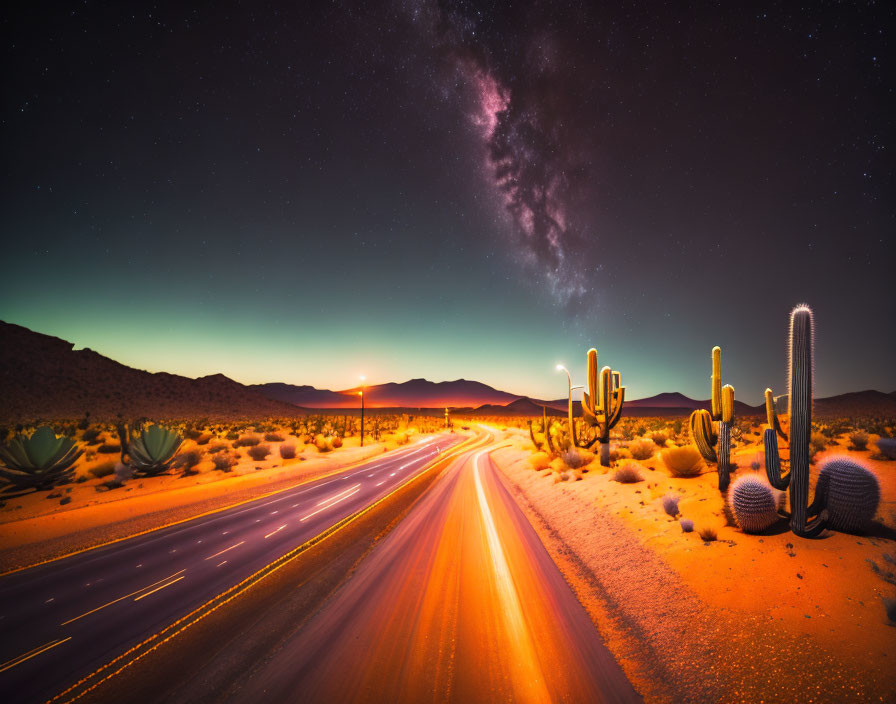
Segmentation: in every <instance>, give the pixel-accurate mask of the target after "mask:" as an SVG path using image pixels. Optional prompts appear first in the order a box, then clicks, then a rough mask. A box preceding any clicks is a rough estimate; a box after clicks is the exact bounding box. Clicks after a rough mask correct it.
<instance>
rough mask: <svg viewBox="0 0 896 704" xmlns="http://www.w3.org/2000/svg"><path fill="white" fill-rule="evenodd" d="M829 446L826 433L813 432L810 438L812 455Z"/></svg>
mask: <svg viewBox="0 0 896 704" xmlns="http://www.w3.org/2000/svg"><path fill="white" fill-rule="evenodd" d="M827 446H828V439H827V438H826V437H825V435H824V433H812V437H811V439H810V440H809V453H810V454H811V455H814V454H816V453H818V452H822V451H823V450H824V449H825V448H826V447H827Z"/></svg>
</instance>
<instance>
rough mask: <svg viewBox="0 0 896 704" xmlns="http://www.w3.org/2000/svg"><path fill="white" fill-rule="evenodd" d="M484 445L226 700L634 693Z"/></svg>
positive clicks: (520, 698)
mask: <svg viewBox="0 0 896 704" xmlns="http://www.w3.org/2000/svg"><path fill="white" fill-rule="evenodd" d="M493 448H494V446H492V448H491V449H493ZM488 453H489V449H488V448H487V449H485V450H477V451H473V452H468V453H466V454H465V455H463V456H462V458H461V459H459V460H457V461H456V462H455V463H454V464H453V465H451V467H450V469H449V470H447V474H446V476H444V477H442V478H441V480H440V481H439V482H438V483H437V484H436V485H435V486H434V487H433V488H432V489H431V490H430V491H429V492H428V493H427V494H426V495H424V496H423V498H422V499H421V500H420V501H419V502H418V503H417V505H416V506H415V507H414V508H413V509H412V510H411V512H410V513H409V514H408V516H407V517H406V518H405V519H404V520H403V521H402V522H401V523H400V524H399V525H398V526H397V527H396V528H395V529H394V530H393V531H392V532H391V533H390V534H389V535H388V536H387V537H386V538H385V540H384V541H383V542H382V543H381V544H380V545H379V546H378V547H377V548H376V550H374V552H373V553H371V554H370V555H369V556H368V557H367V559H365V560H364V562H362V563H361V565H360V566H359V568H358V570H357V572H356V573H355V574H354V576H353V577H352V578H351V579H350V580H349V581H348V582H347V583H346V584H345V585H344V587H343V588H342V589H341V590H340V591H338V592H336V594H335V595H334V597H333V598H332V599H331V600H330V601H329V602H328V603H327V604H326V605H325V606H324V608H323V609H322V610H321V611H320V612H318V613H317V614H316V615H315V617H313V618H312V619H311V620H310V621H309V622H308V624H307V625H306V626H305V627H303V628H302V629H300V630H299V631H298V632H297V633H296V634H295V635H294V636H293V637H292V638H290V639H289V640H287V641H286V642H285V643H284V644H283V645H282V646H281V647H280V648H279V649H278V650H277V651H276V652H274V653H272V654H271V655H270V656H269V657H268V659H267V660H266V662H264V663H262V664H261V665H260V666H258V667H257V668H253V671H252V674H251V675H250V676H248V677H246V678H245V681H244V682H243V683H242V685H241V686H240V689H239V690H238V691H236V692H231V693H230V694H231V696H229V697H228V700H235V701H239V702H245V703H246V704H256V703H257V702H274V703H277V702H290V701H307V702H443V701H448V702H496V701H505V702H510V701H512V702H634V701H640V698H639V696H638V695H637V693H636V692H635V691H634V689H633V688H632V686H631V684H630V683H629V682H628V680H627V679H626V677H625V675H624V674H623V672H622V670H621V669H620V667H619V666H618V664H617V663H616V661H615V660H614V658H613V656H612V655H611V654H610V652H609V651H608V650H607V649H606V647H605V646H604V644H603V642H602V641H601V638H600V636H599V634H598V632H597V631H596V629H595V628H594V625H593V624H592V622H591V620H590V618H589V617H588V614H587V613H586V612H585V610H584V608H583V607H582V606H581V605H580V604H579V602H578V601H577V600H576V597H575V595H574V594H573V592H572V590H571V589H570V587H569V585H568V584H567V583H566V582H565V581H564V579H563V577H562V575H561V574H560V572H559V570H558V569H557V567H556V565H555V564H554V563H553V561H552V560H551V558H550V556H549V555H548V553H547V551H546V550H545V548H544V547H543V545H542V544H541V542H540V540H539V538H538V536H537V535H536V533H535V531H534V530H533V528H532V526H531V525H530V524H529V523H528V521H527V520H526V518H525V516H524V515H523V514H522V512H521V511H520V509H519V507H518V506H517V505H516V503H515V502H514V501H513V499H512V497H511V496H510V495H509V493H508V491H507V489H506V488H505V487H504V485H503V484H502V483H501V480H500V479H499V477H498V475H497V473H496V471H495V468H494V467H493V465H492V463H491V459H490V456H489V454H488ZM245 665H246V666H247V670H249V663H246V664H245Z"/></svg>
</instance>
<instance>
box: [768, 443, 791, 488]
mask: <svg viewBox="0 0 896 704" xmlns="http://www.w3.org/2000/svg"><path fill="white" fill-rule="evenodd" d="M764 442H765V473H766V475H767V476H768V483H769V484H771V485H772V486H773V487H775V489H778V490H779V491H786V490H787V487H789V486H790V474H789V473H788V474H787V476H781V456H780V454H779V453H778V436H777V434H776V433H775V431H774V429H772V428H766V429H765V436H764Z"/></svg>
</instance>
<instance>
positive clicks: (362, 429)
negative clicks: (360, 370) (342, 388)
mask: <svg viewBox="0 0 896 704" xmlns="http://www.w3.org/2000/svg"><path fill="white" fill-rule="evenodd" d="M358 396H360V397H361V447H364V376H363V375H362V376H361V390H360V391H359V392H358Z"/></svg>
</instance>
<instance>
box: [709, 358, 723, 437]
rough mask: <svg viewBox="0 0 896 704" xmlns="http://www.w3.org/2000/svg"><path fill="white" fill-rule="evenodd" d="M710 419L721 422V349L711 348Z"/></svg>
mask: <svg viewBox="0 0 896 704" xmlns="http://www.w3.org/2000/svg"><path fill="white" fill-rule="evenodd" d="M711 407H712V411H711V413H712V419H713V420H722V348H721V347H718V346H716V347H713V348H712V403H711Z"/></svg>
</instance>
